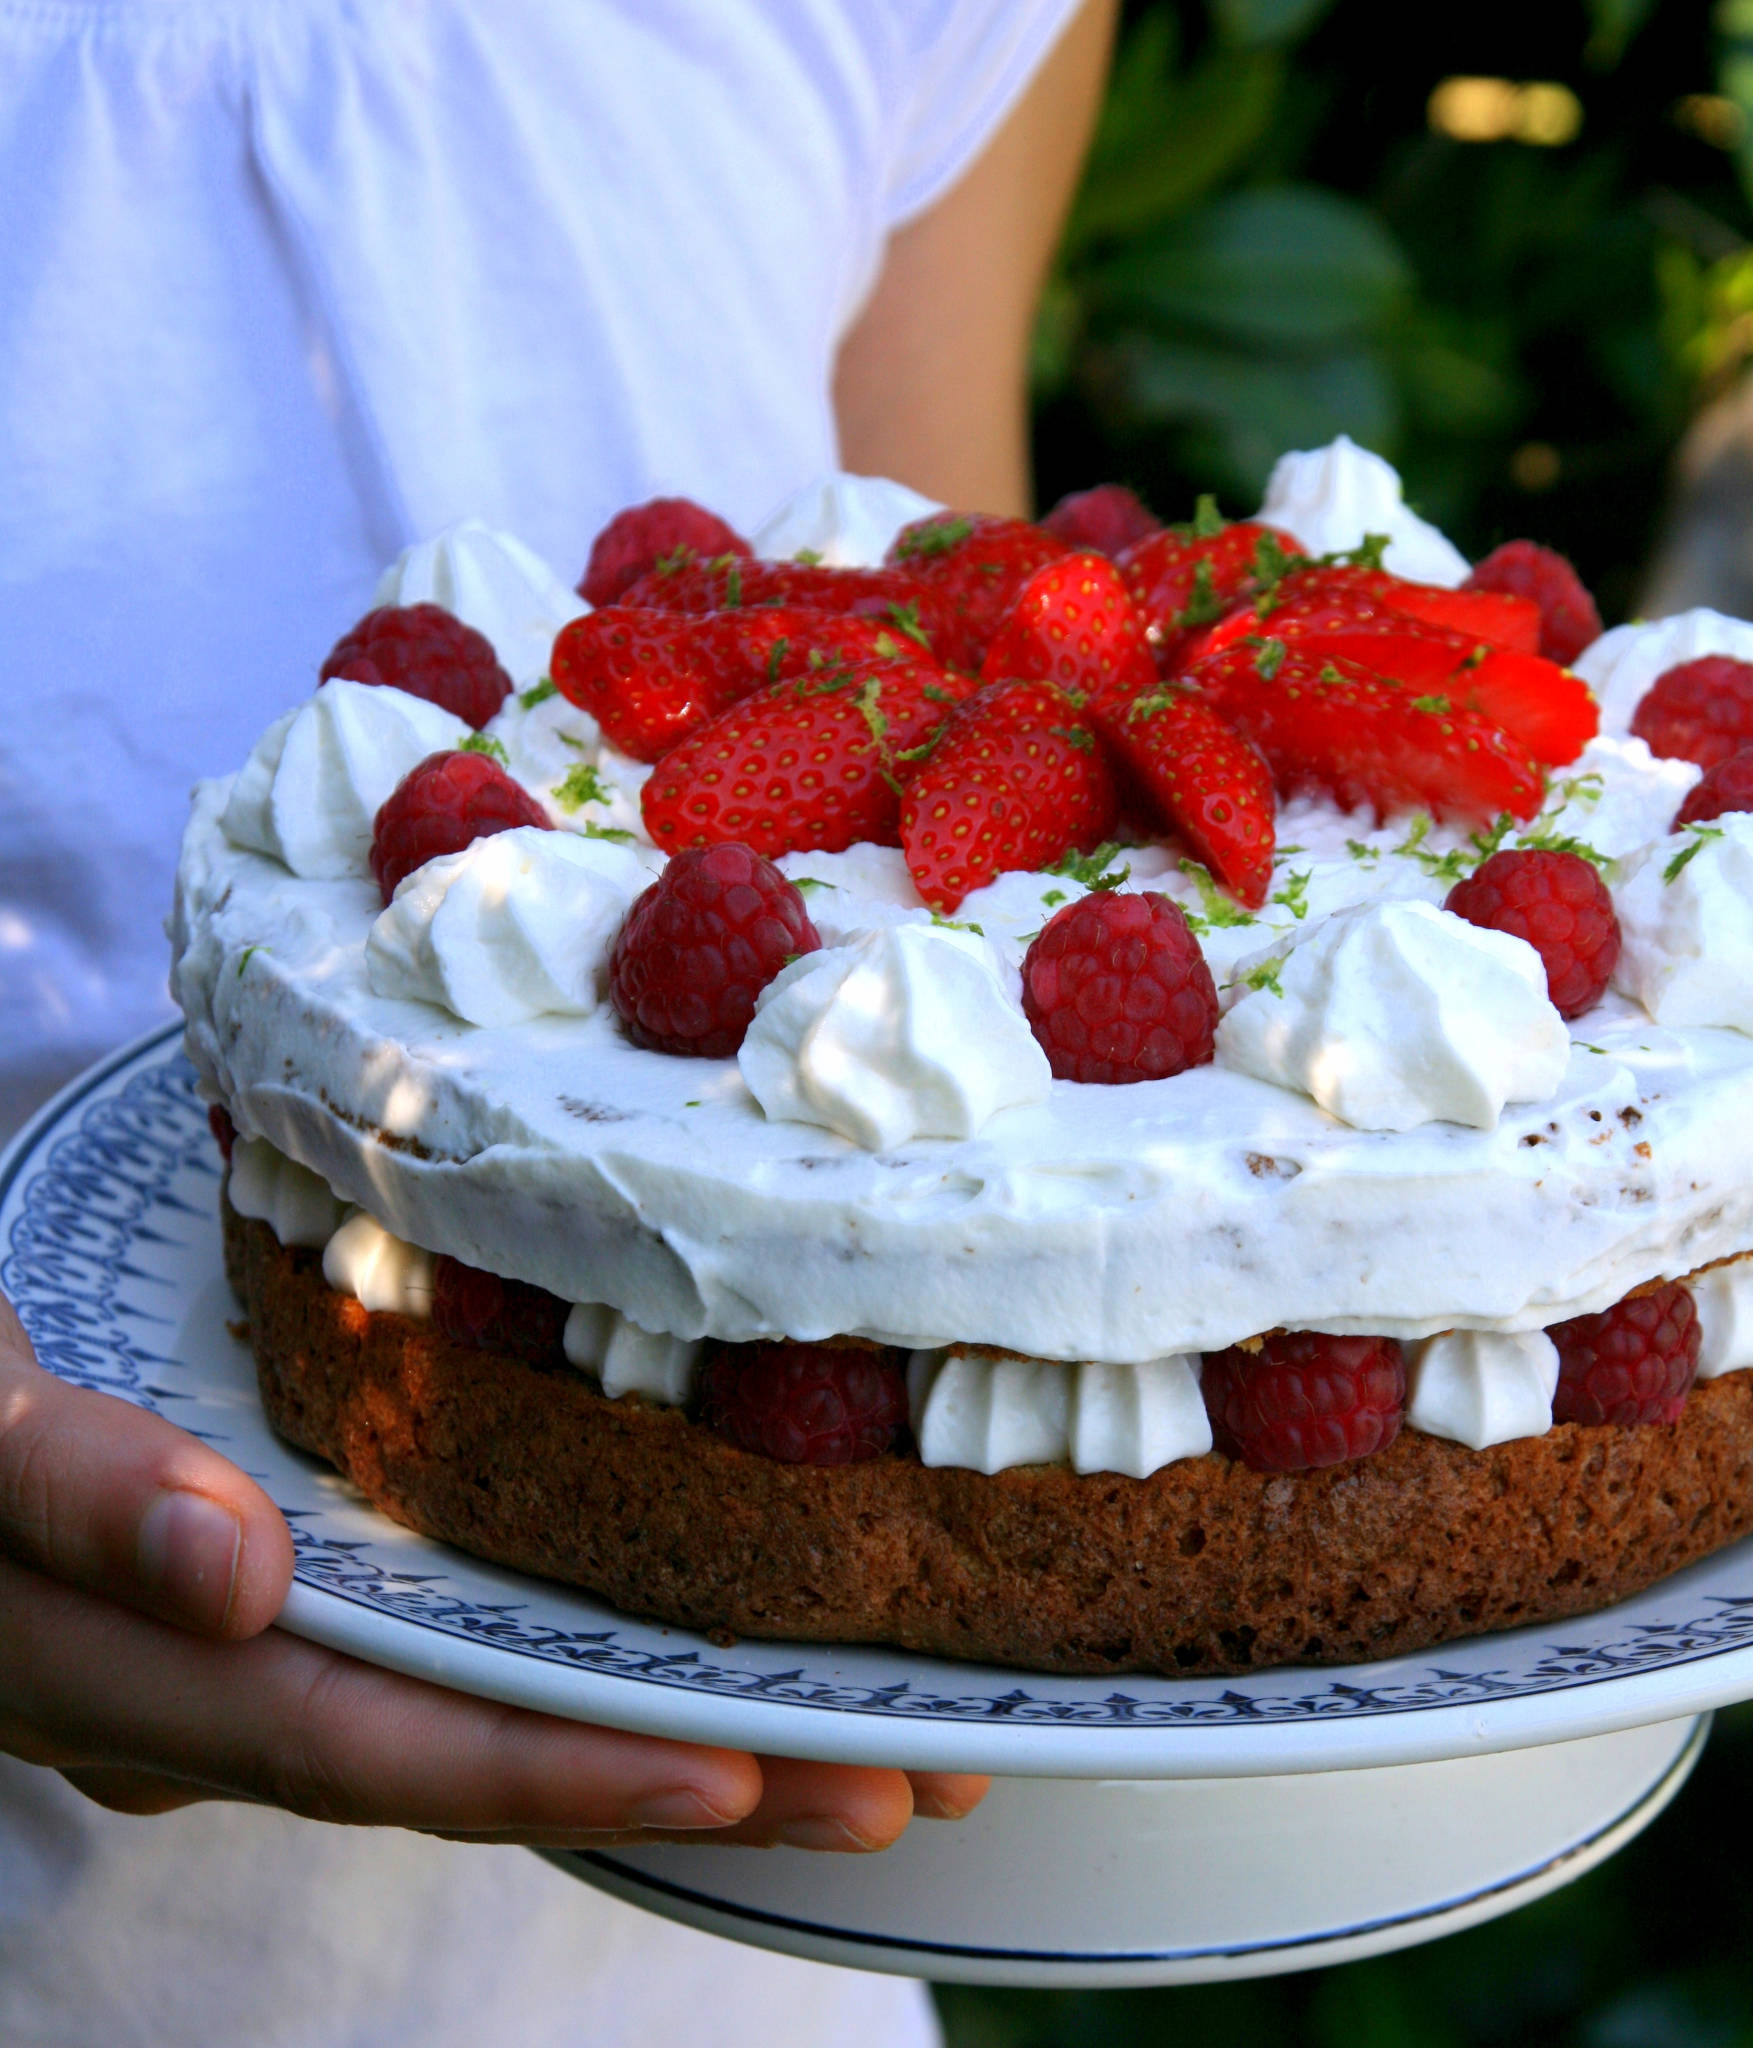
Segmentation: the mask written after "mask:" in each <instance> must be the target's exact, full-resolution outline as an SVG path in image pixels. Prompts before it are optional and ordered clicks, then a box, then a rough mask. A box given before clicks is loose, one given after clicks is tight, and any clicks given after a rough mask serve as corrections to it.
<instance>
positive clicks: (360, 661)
mask: <svg viewBox="0 0 1753 2048" xmlns="http://www.w3.org/2000/svg"><path fill="white" fill-rule="evenodd" d="M331 676H345V677H346V678H347V679H348V680H349V681H350V682H355V683H384V684H387V685H388V686H389V688H391V689H392V690H406V691H407V693H408V695H409V696H410V697H424V698H425V699H426V701H427V703H428V704H437V705H441V706H442V707H443V709H445V710H446V711H449V712H452V713H453V714H454V715H455V716H456V717H458V718H460V719H461V720H462V721H463V723H464V724H465V725H472V726H473V727H474V728H475V730H476V731H477V732H479V731H480V730H481V728H482V726H484V725H485V724H486V723H487V721H488V719H490V718H491V717H492V716H493V714H494V712H495V711H497V710H498V709H499V707H500V705H501V704H503V703H504V702H505V700H506V698H507V697H508V696H510V694H511V678H510V676H508V675H507V674H506V673H505V671H504V669H502V668H501V667H500V666H499V657H498V656H497V655H496V654H495V653H494V652H493V643H492V641H491V640H489V639H488V638H487V636H486V634H485V633H477V632H476V631H475V629H474V627H473V626H465V625H464V624H463V622H462V620H461V619H459V618H457V617H456V616H455V615H454V613H451V612H447V611H446V610H445V608H444V607H443V605H440V604H384V605H379V606H378V608H377V610H376V611H374V612H367V613H366V614H365V616H364V618H362V619H361V620H360V621H359V623H358V625H356V626H355V627H354V628H353V629H352V631H351V632H348V633H343V634H342V635H341V637H340V639H339V640H337V641H336V642H335V644H334V646H333V647H332V648H331V649H330V650H329V658H328V660H327V661H325V662H324V663H323V667H322V679H323V681H324V682H325V683H326V682H327V681H328V680H329V678H330V677H331Z"/></svg>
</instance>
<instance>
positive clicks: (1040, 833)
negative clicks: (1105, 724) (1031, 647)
mask: <svg viewBox="0 0 1753 2048" xmlns="http://www.w3.org/2000/svg"><path fill="white" fill-rule="evenodd" d="M1116 814H1117V811H1116V798H1115V792H1114V775H1113V770H1112V769H1111V768H1110V767H1109V766H1108V759H1107V755H1106V754H1105V753H1104V752H1103V750H1102V748H1101V746H1100V745H1099V744H1098V742H1097V740H1096V736H1095V734H1094V733H1093V732H1092V731H1091V729H1090V728H1089V726H1088V725H1087V724H1085V722H1084V721H1083V719H1081V718H1080V717H1079V716H1078V714H1077V712H1076V711H1075V710H1074V709H1073V708H1072V706H1071V704H1070V703H1069V702H1068V701H1067V700H1066V699H1065V698H1064V697H1063V696H1061V695H1060V693H1059V692H1058V691H1057V690H1055V689H1054V688H1053V687H1052V685H1051V684H1049V683H1030V682H997V683H984V684H982V685H981V687H980V688H979V689H978V690H976V691H975V692H974V694H973V696H971V697H970V698H969V699H968V700H967V702H966V703H964V704H963V705H961V706H960V707H959V708H958V709H957V710H956V711H955V712H953V713H952V714H951V716H950V718H949V721H948V722H947V724H946V725H945V726H944V728H943V731H942V733H941V735H940V736H939V738H938V739H937V741H936V743H935V744H934V745H933V746H932V747H931V749H930V751H929V752H928V753H927V754H926V755H925V757H924V758H923V760H921V761H920V762H919V764H918V765H917V766H916V767H915V768H914V770H913V772H912V775H911V777H910V779H909V781H908V783H907V787H906V793H905V795H904V796H903V797H902V799H901V845H902V847H903V848H904V849H905V851H906V855H907V866H908V868H909V870H910V871H911V873H912V876H913V881H914V885H915V887H916V888H917V889H918V891H919V893H920V895H921V896H923V897H924V898H925V900H926V902H927V903H929V904H930V905H931V906H932V908H933V909H934V910H945V911H951V910H954V909H955V908H956V906H957V905H958V904H959V903H960V902H961V900H962V898H963V897H964V896H965V895H967V893H968V892H969V890H970V889H979V888H983V887H984V886H985V885H986V884H987V883H988V882H990V881H991V880H992V879H993V878H994V877H995V876H997V875H1001V874H1005V873H1007V872H1008V871H1010V870H1011V869H1013V868H1022V869H1035V868H1042V867H1046V866H1048V865H1049V864H1050V863H1052V862H1053V861H1056V860H1058V859H1059V858H1060V857H1061V856H1062V855H1064V854H1066V853H1070V852H1073V851H1079V852H1081V851H1087V850H1088V849H1089V848H1090V847H1093V846H1096V845H1098V844H1099V843H1100V842H1101V841H1102V840H1103V839H1104V838H1105V837H1106V836H1107V835H1108V833H1109V832H1110V831H1111V830H1112V829H1113V825H1114V819H1115V816H1116Z"/></svg>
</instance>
